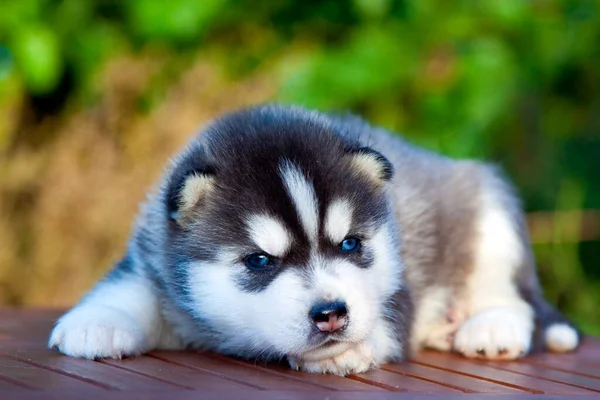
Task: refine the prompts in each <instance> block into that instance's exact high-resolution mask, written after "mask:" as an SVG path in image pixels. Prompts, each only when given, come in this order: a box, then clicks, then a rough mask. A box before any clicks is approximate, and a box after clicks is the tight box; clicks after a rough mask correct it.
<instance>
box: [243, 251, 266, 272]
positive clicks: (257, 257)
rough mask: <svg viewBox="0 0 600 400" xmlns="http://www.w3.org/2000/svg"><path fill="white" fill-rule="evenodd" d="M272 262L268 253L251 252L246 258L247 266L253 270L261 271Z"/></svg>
mask: <svg viewBox="0 0 600 400" xmlns="http://www.w3.org/2000/svg"><path fill="white" fill-rule="evenodd" d="M270 262H271V258H269V256H268V255H266V254H260V253H257V254H250V255H249V256H248V257H246V258H245V259H244V263H245V264H246V267H248V268H250V269H251V270H253V271H260V270H263V269H265V268H266V266H267V265H269V263H270Z"/></svg>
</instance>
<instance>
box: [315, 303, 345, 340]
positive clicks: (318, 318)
mask: <svg viewBox="0 0 600 400" xmlns="http://www.w3.org/2000/svg"><path fill="white" fill-rule="evenodd" d="M309 316H310V318H311V320H312V322H313V324H315V326H316V327H317V328H318V329H319V330H320V331H321V332H329V333H333V332H335V331H337V330H339V329H342V328H343V327H344V326H346V323H347V322H348V308H347V307H346V303H344V302H343V301H332V302H325V303H317V304H316V305H315V306H314V307H313V308H312V309H311V310H310V313H309Z"/></svg>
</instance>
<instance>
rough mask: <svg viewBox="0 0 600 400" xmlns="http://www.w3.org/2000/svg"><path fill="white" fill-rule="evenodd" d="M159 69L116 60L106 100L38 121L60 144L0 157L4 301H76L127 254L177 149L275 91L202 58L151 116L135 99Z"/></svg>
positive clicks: (260, 78)
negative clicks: (138, 217) (144, 204)
mask: <svg viewBox="0 0 600 400" xmlns="http://www.w3.org/2000/svg"><path fill="white" fill-rule="evenodd" d="M156 68H160V62H159V61H157V60H156V59H155V58H148V57H137V58H129V57H122V58H119V59H116V60H114V61H111V63H110V64H109V65H107V67H106V69H105V70H104V72H103V73H102V74H101V79H102V87H103V88H104V92H105V93H104V96H103V98H102V100H101V102H100V104H98V105H97V106H96V107H94V108H93V109H91V110H90V109H84V110H75V111H74V112H72V113H69V114H66V117H64V118H47V119H46V120H44V121H43V123H40V124H37V125H35V126H30V128H31V129H32V131H31V132H27V134H28V135H32V136H40V137H50V138H53V140H52V142H51V143H49V144H47V145H46V146H44V147H40V146H35V145H31V146H21V147H20V148H19V149H18V151H15V152H12V153H9V154H7V155H6V156H5V157H3V158H2V160H1V161H0V163H1V164H0V165H1V167H0V168H1V173H0V187H1V188H2V189H1V193H2V195H1V196H0V210H1V212H0V243H2V245H1V246H0V304H27V305H29V304H35V305H44V306H67V305H70V304H72V303H74V302H75V301H76V300H77V299H78V298H79V297H80V296H81V295H82V293H83V292H84V291H85V290H86V289H88V288H89V287H90V286H91V285H92V284H93V282H94V281H96V280H97V279H98V278H99V277H100V276H101V275H102V274H103V273H104V272H105V271H107V270H108V268H109V267H110V265H111V263H113V262H115V261H117V260H118V258H119V256H120V255H121V252H122V251H123V249H124V247H125V244H126V241H127V237H128V234H129V229H130V226H131V225H132V223H133V220H134V216H135V213H136V211H137V209H138V204H139V203H140V202H141V201H143V200H144V197H145V193H146V191H147V190H148V189H149V188H150V187H151V186H152V183H153V182H154V181H155V180H156V179H157V178H158V177H159V175H160V174H161V172H162V169H163V166H164V165H165V164H166V162H167V160H168V158H169V156H170V155H172V153H173V152H175V151H177V150H178V149H179V148H180V147H181V146H182V145H183V144H184V143H185V142H186V140H187V139H188V138H189V137H190V136H191V135H192V134H193V133H194V132H195V131H196V130H197V129H198V128H199V126H200V124H202V123H203V122H206V121H207V120H209V119H211V118H212V117H214V116H215V115H217V114H220V113H222V112H224V111H226V110H229V109H232V108H236V107H240V106H243V105H248V104H250V103H254V102H261V101H264V100H266V99H268V98H270V97H272V95H273V87H272V84H271V83H270V80H269V79H268V77H267V76H264V75H261V74H256V75H252V76H249V77H247V78H245V79H244V80H242V81H238V82H232V81H231V80H227V79H224V78H223V76H221V75H220V73H219V70H218V69H217V68H213V67H212V66H211V65H210V64H209V63H207V62H201V61H199V62H197V63H196V64H194V65H192V66H191V67H190V68H189V69H187V70H186V72H185V73H184V74H182V75H181V77H180V79H178V81H177V82H175V83H174V84H173V85H172V86H171V87H170V88H169V90H168V91H167V92H166V94H165V98H164V99H163V101H162V102H161V104H160V106H158V107H156V108H154V109H153V110H152V111H151V112H149V113H147V114H145V113H142V112H140V111H139V107H137V106H136V104H135V99H137V98H138V96H139V94H140V92H141V91H142V90H143V89H144V88H145V87H146V84H147V80H148V79H149V78H150V77H151V75H152V73H153V71H154V70H155V69H156Z"/></svg>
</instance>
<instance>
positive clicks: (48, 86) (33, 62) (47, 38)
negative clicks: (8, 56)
mask: <svg viewBox="0 0 600 400" xmlns="http://www.w3.org/2000/svg"><path fill="white" fill-rule="evenodd" d="M11 47H12V51H13V54H14V56H15V62H16V65H17V69H18V71H19V72H20V73H21V75H22V76H23V79H24V81H25V84H26V85H27V88H28V89H29V91H31V92H32V93H34V94H45V93H48V92H51V91H52V90H53V89H54V88H55V87H56V85H57V84H58V82H59V81H60V78H61V75H62V71H63V60H62V55H61V49H60V43H59V40H58V37H57V36H56V33H55V32H54V31H53V30H52V29H50V28H48V27H46V26H43V25H37V26H25V27H22V29H20V30H19V31H18V32H17V33H16V35H15V37H14V38H13V41H12V46H11Z"/></svg>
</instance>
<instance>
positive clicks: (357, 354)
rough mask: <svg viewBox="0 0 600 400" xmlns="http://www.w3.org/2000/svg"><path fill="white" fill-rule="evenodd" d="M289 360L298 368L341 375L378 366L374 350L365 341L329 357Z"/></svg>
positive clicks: (292, 365)
mask: <svg viewBox="0 0 600 400" xmlns="http://www.w3.org/2000/svg"><path fill="white" fill-rule="evenodd" d="M288 361H289V363H290V366H291V367H292V368H293V369H296V370H302V371H307V372H313V373H320V374H334V375H341V376H346V375H351V374H358V373H361V372H366V371H368V370H370V369H371V368H374V367H377V363H376V362H375V360H374V358H373V351H372V349H371V348H370V346H369V345H367V344H365V343H361V344H358V345H355V346H352V347H350V348H348V349H347V350H345V351H344V352H342V353H340V354H338V355H336V356H332V357H329V358H323V359H320V360H307V359H302V358H294V357H289V358H288Z"/></svg>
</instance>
